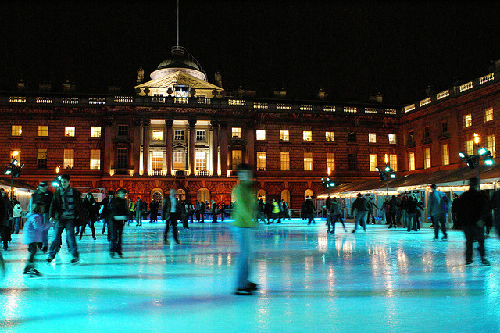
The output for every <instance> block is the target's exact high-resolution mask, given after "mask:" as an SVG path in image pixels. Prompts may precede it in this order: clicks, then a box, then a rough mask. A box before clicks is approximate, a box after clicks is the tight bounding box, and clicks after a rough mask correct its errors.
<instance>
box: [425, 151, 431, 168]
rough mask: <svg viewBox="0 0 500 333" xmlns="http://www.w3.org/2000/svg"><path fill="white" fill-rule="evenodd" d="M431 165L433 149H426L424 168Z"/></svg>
mask: <svg viewBox="0 0 500 333" xmlns="http://www.w3.org/2000/svg"><path fill="white" fill-rule="evenodd" d="M430 167H431V149H430V148H425V149H424V169H428V168H430Z"/></svg>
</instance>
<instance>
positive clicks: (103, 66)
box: [0, 0, 500, 104]
mask: <svg viewBox="0 0 500 333" xmlns="http://www.w3.org/2000/svg"><path fill="white" fill-rule="evenodd" d="M175 8H176V1H175V0H169V1H162V2H154V1H147V2H133V3H131V2H129V1H100V2H94V3H93V2H91V1H84V2H80V1H65V2H52V1H36V2H35V1H32V2H24V1H12V2H11V3H10V4H5V3H4V4H2V5H0V11H1V13H0V24H1V27H2V30H1V31H2V37H1V38H2V46H1V48H0V66H1V70H0V75H1V79H0V88H1V89H2V90H14V89H15V84H16V82H17V81H18V80H19V79H21V78H22V79H23V80H24V81H25V82H26V83H27V84H28V86H29V87H30V88H32V89H37V87H38V83H41V82H46V81H48V82H52V84H53V86H54V90H61V86H62V83H63V82H64V81H65V80H66V79H69V80H70V81H72V82H73V83H75V84H76V89H77V91H78V92H82V93H85V92H92V93H95V92H106V91H107V90H106V87H107V86H120V87H122V91H124V92H130V93H132V91H133V90H132V89H133V86H134V85H135V80H136V72H137V69H138V68H139V67H143V68H144V69H145V71H146V77H147V78H149V74H150V73H151V72H152V71H153V70H155V69H156V66H158V64H159V63H160V62H161V61H163V60H164V59H166V58H167V57H168V56H169V55H170V49H171V47H172V46H173V45H175V44H176V10H175ZM180 45H181V46H184V47H185V48H186V49H187V50H188V51H189V53H191V54H192V55H193V56H194V57H195V58H196V59H197V60H198V61H199V62H200V64H201V65H202V67H203V69H204V70H205V71H206V73H207V75H208V78H209V81H210V82H214V72H215V71H216V70H219V71H220V73H221V75H222V82H223V86H224V88H225V89H226V90H229V91H233V90H236V89H237V88H238V87H240V86H241V87H243V88H245V89H251V90H256V91H257V94H258V96H262V97H265V96H268V95H270V93H271V92H272V90H273V89H275V88H283V87H284V88H285V89H287V90H288V91H289V94H290V96H291V97H295V98H302V99H308V98H310V97H312V96H314V95H315V93H316V92H317V91H318V90H319V88H323V89H324V90H325V91H326V92H327V93H328V95H329V99H332V100H334V101H339V102H343V101H367V100H368V99H369V96H370V94H373V93H376V92H380V93H382V94H383V96H384V102H385V103H389V104H410V103H413V102H416V101H419V100H421V99H423V98H424V97H426V95H425V89H426V87H427V86H428V85H432V86H434V87H435V90H436V92H439V91H441V90H444V89H447V88H449V87H450V86H451V85H452V84H453V83H454V82H456V81H463V82H466V81H468V80H471V79H474V78H476V77H479V76H482V75H485V74H487V73H488V72H489V71H488V68H489V67H490V66H491V61H492V60H498V59H500V4H499V1H488V2H484V1H469V2H463V1H432V2H421V1H411V2H405V1H368V2H362V1H345V2H344V1H218V0H211V1H194V0H193V1H189V0H181V1H180Z"/></svg>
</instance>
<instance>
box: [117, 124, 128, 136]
mask: <svg viewBox="0 0 500 333" xmlns="http://www.w3.org/2000/svg"><path fill="white" fill-rule="evenodd" d="M127 135H128V125H118V136H127Z"/></svg>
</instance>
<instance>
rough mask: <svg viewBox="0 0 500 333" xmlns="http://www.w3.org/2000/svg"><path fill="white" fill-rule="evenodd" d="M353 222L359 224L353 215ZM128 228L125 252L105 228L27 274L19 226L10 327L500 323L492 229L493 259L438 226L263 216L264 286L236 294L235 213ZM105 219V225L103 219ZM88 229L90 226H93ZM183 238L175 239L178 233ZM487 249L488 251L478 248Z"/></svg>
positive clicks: (6, 285)
mask: <svg viewBox="0 0 500 333" xmlns="http://www.w3.org/2000/svg"><path fill="white" fill-rule="evenodd" d="M347 226H348V231H350V229H351V228H352V224H350V223H348V225H347ZM163 228H164V224H162V223H160V224H149V223H143V226H142V227H135V226H133V225H132V226H130V227H126V229H125V233H124V258H123V259H111V258H110V257H109V256H108V251H107V250H108V244H107V241H106V237H105V236H103V235H101V234H100V233H99V234H98V237H97V240H96V241H94V240H92V238H91V237H90V235H86V236H84V237H83V239H82V241H79V242H78V246H79V250H80V253H81V262H80V263H79V264H78V265H71V264H70V263H69V261H70V260H71V255H70V254H69V253H68V252H67V249H66V247H65V246H64V247H63V249H62V250H61V252H60V255H58V256H57V257H56V262H55V263H53V264H47V263H46V262H45V258H46V255H42V254H39V255H37V259H38V261H37V263H36V264H37V268H38V269H39V270H40V271H41V272H42V273H43V274H44V275H43V276H42V277H39V278H30V277H28V276H26V275H23V274H22V269H23V267H24V265H25V260H26V257H27V251H26V247H25V245H22V244H21V240H20V239H21V235H13V238H14V239H13V241H12V242H11V246H10V249H9V251H7V252H4V257H5V259H6V261H7V274H6V277H5V279H4V280H0V284H1V285H2V288H1V295H0V319H1V320H0V330H1V331H2V332H48V331H51V332H59V331H64V332H69V331H72V330H74V331H76V332H103V331H105V332H118V331H121V332H145V331H153V332H220V333H222V332H387V331H390V332H428V331H437V330H440V331H441V332H454V331H456V332H462V331H476V332H498V331H499V330H500V279H499V274H498V273H499V267H500V241H499V240H498V238H496V237H493V236H492V237H490V238H488V239H487V240H486V248H487V253H488V258H489V259H490V261H491V262H492V266H491V267H482V266H480V265H479V264H478V262H479V258H477V257H475V264H474V265H473V266H472V267H465V266H464V255H463V252H464V236H463V234H462V233H461V232H459V231H451V232H450V234H449V240H448V241H433V239H432V238H433V232H432V229H429V228H424V229H422V230H421V231H420V232H418V233H417V232H411V233H408V232H407V231H406V230H403V229H397V230H393V229H390V230H389V229H387V228H386V227H385V226H383V225H369V226H368V232H367V233H366V234H365V233H363V232H362V231H361V232H359V231H358V232H357V233H356V234H351V233H350V232H348V233H345V232H344V231H343V230H342V228H341V227H339V225H338V224H337V234H336V235H327V234H326V226H325V225H324V221H321V220H317V222H316V224H315V225H311V226H307V225H305V223H304V222H303V221H301V220H298V219H296V220H292V221H291V222H290V221H286V222H285V223H282V224H280V225H278V224H272V225H270V226H264V225H261V226H260V229H259V230H258V231H257V233H256V239H255V251H256V253H255V265H254V271H253V276H254V280H255V282H257V283H258V284H259V285H260V286H261V290H260V291H259V292H257V293H256V294H255V295H252V296H235V295H233V294H232V292H233V288H234V269H235V260H236V254H237V253H236V251H237V247H236V245H235V243H234V238H233V235H232V233H231V229H230V226H229V224H227V223H218V224H211V223H205V224H190V230H183V229H182V226H181V225H179V228H180V229H179V230H180V241H181V245H164V244H163V241H162V232H163ZM96 229H97V230H100V224H98V227H97V228H96ZM88 232H89V231H88ZM172 243H174V242H171V244H172ZM475 255H477V253H475Z"/></svg>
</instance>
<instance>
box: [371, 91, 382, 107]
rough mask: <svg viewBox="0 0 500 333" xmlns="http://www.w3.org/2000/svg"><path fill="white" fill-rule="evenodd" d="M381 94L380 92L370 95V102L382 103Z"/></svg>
mask: <svg viewBox="0 0 500 333" xmlns="http://www.w3.org/2000/svg"><path fill="white" fill-rule="evenodd" d="M382 101H383V96H382V94H381V93H380V92H378V93H376V94H373V95H370V102H375V103H379V104H382Z"/></svg>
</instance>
